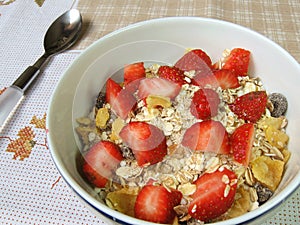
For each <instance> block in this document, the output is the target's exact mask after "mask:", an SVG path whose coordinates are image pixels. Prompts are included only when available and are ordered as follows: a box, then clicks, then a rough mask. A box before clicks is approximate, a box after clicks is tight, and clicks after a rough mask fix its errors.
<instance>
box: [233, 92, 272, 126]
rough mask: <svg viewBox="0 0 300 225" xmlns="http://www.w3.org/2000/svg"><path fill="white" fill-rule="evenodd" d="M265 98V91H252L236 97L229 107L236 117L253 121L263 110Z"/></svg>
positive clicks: (258, 117)
mask: <svg viewBox="0 0 300 225" xmlns="http://www.w3.org/2000/svg"><path fill="white" fill-rule="evenodd" d="M267 100H268V96H267V93H266V92H265V91H253V92H249V93H247V94H244V95H242V96H240V97H238V98H236V99H235V101H234V102H233V103H232V104H230V105H229V108H230V109H231V111H232V112H234V113H235V114H236V115H237V116H238V118H240V119H244V120H246V121H250V122H252V123H255V122H256V121H258V120H259V119H260V118H261V116H262V114H263V113H264V112H265V110H266V105H267Z"/></svg>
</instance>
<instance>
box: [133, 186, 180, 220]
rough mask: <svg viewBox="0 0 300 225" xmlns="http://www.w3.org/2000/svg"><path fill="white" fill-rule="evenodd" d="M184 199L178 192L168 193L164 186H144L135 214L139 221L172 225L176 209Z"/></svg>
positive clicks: (139, 195) (135, 207)
mask: <svg viewBox="0 0 300 225" xmlns="http://www.w3.org/2000/svg"><path fill="white" fill-rule="evenodd" d="M181 198H182V194H181V192H179V191H177V190H171V191H168V190H167V189H166V188H165V187H163V186H152V185H147V186H144V187H143V188H142V189H141V191H140V192H139V194H138V196H137V199H136V202H135V206H134V213H135V217H136V218H138V219H142V220H146V221H150V222H154V223H163V224H170V223H172V222H173V220H174V219H175V216H176V213H175V211H174V207H175V206H177V205H179V203H180V201H181Z"/></svg>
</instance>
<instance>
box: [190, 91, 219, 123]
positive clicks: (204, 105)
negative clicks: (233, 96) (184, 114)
mask: <svg viewBox="0 0 300 225" xmlns="http://www.w3.org/2000/svg"><path fill="white" fill-rule="evenodd" d="M219 104H220V98H219V95H218V94H217V92H215V91H214V90H212V89H209V88H203V89H199V90H198V91H196V92H195V93H194V96H193V98H192V103H191V107H190V111H191V114H192V115H193V116H195V117H196V118H197V119H202V120H207V119H210V118H211V117H213V116H216V115H217V114H218V107H219Z"/></svg>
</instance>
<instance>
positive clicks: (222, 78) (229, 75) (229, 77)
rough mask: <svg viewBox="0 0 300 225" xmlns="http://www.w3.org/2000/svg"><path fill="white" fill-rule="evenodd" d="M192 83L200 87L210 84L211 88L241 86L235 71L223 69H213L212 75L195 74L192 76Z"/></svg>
mask: <svg viewBox="0 0 300 225" xmlns="http://www.w3.org/2000/svg"><path fill="white" fill-rule="evenodd" d="M192 83H193V84H194V85H198V86H200V87H206V86H210V87H211V88H218V87H221V88H222V89H228V88H237V87H240V86H241V85H240V83H239V80H238V78H237V76H236V75H235V73H234V72H232V71H231V70H225V69H221V70H215V71H214V72H213V75H208V76H198V75H196V76H195V77H194V78H193V82H192Z"/></svg>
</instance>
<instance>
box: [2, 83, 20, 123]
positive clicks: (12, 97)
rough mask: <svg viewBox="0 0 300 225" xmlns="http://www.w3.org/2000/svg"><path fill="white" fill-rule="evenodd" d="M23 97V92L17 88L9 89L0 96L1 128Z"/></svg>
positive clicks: (11, 87)
mask: <svg viewBox="0 0 300 225" xmlns="http://www.w3.org/2000/svg"><path fill="white" fill-rule="evenodd" d="M22 96H23V90H22V89H20V88H19V87H16V86H13V85H12V86H10V87H8V88H7V89H6V90H5V91H4V92H3V93H2V94H1V95H0V127H2V125H3V124H4V122H5V120H6V118H7V117H8V116H9V114H10V112H11V111H13V109H14V108H15V106H16V105H17V104H18V102H19V101H20V99H21V98H22Z"/></svg>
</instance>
